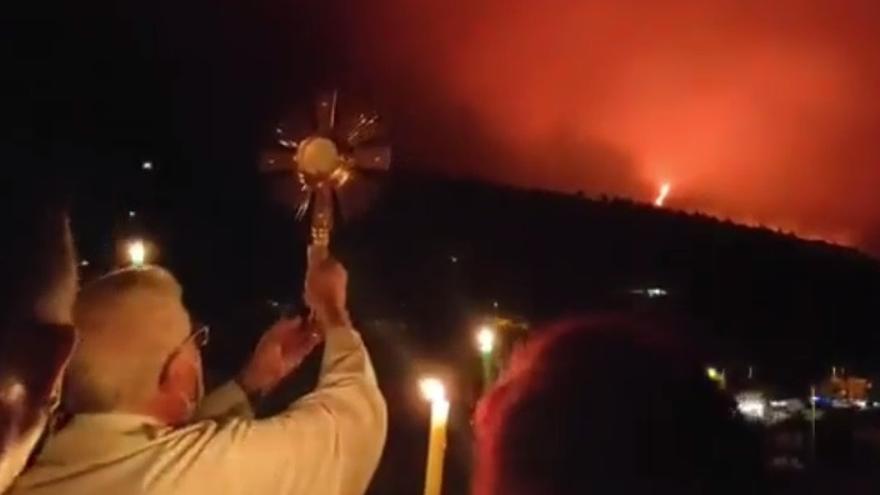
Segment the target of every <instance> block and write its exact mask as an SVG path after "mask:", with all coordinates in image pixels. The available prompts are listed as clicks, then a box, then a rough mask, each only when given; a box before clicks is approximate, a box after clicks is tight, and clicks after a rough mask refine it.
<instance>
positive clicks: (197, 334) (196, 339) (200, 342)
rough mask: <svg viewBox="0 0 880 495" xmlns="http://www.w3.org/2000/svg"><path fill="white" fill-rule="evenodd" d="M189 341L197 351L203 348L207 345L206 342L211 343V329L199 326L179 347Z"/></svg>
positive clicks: (206, 326)
mask: <svg viewBox="0 0 880 495" xmlns="http://www.w3.org/2000/svg"><path fill="white" fill-rule="evenodd" d="M190 340H192V342H193V343H194V344H195V345H196V347H198V348H199V349H201V348H203V347H205V346H206V345H208V342H210V341H211V327H209V326H208V325H200V326H199V327H198V328H197V329H196V330H195V331H194V332H193V333H191V334H189V337H187V338H186V340H184V341H183V343H182V344H181V346H184V345H186V343H187V342H189V341H190Z"/></svg>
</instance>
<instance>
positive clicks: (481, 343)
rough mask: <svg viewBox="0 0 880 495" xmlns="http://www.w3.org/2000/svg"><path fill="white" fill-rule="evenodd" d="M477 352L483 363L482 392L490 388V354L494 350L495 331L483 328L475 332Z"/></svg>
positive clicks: (487, 327) (490, 328)
mask: <svg viewBox="0 0 880 495" xmlns="http://www.w3.org/2000/svg"><path fill="white" fill-rule="evenodd" d="M477 350H478V351H480V357H481V358H482V361H483V391H484V392H486V391H488V390H489V388H490V387H491V386H492V352H493V351H494V350H495V330H494V329H493V328H492V327H490V326H488V325H487V326H484V327H482V328H480V330H478V331H477Z"/></svg>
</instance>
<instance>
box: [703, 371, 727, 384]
mask: <svg viewBox="0 0 880 495" xmlns="http://www.w3.org/2000/svg"><path fill="white" fill-rule="evenodd" d="M706 376H708V377H709V379H710V380H712V381H713V382H715V383H717V384H718V386H719V387H720V388H721V389H722V390H723V389H725V388H727V376H725V373H724V370H721V371H718V368H713V367H711V366H710V367H708V368H706Z"/></svg>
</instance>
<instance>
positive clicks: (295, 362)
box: [237, 318, 321, 396]
mask: <svg viewBox="0 0 880 495" xmlns="http://www.w3.org/2000/svg"><path fill="white" fill-rule="evenodd" d="M320 341H321V335H320V334H319V333H318V332H316V331H314V328H313V327H312V326H311V325H308V324H305V323H303V321H302V319H301V318H294V319H292V320H291V319H283V320H279V321H278V322H276V323H275V324H274V325H272V327H270V328H269V330H267V331H266V333H264V334H263V336H262V337H261V338H260V342H259V343H257V348H256V349H254V353H253V355H252V356H251V359H250V361H249V362H248V364H247V366H245V368H244V369H243V370H242V371H241V373H240V374H239V376H238V379H237V381H238V384H239V385H240V386H241V388H242V389H243V390H244V391H245V392H246V393H247V394H248V395H250V396H254V395H256V396H262V395H265V394H267V393H269V392H271V391H272V390H273V389H274V388H275V387H276V386H278V384H279V383H280V382H281V380H283V379H284V378H285V377H286V376H288V375H289V374H290V373H292V372H293V371H294V370H296V369H297V368H298V367H299V365H300V364H302V362H303V360H304V359H305V358H306V356H308V355H309V353H311V352H312V350H313V349H314V348H315V346H316V345H318V343H319V342H320Z"/></svg>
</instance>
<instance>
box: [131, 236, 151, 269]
mask: <svg viewBox="0 0 880 495" xmlns="http://www.w3.org/2000/svg"><path fill="white" fill-rule="evenodd" d="M146 260H147V246H146V245H145V244H144V241H142V240H140V239H136V240H134V241H131V242H129V243H128V261H129V262H130V263H131V264H132V266H136V267H140V266H144V263H145V262H146Z"/></svg>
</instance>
